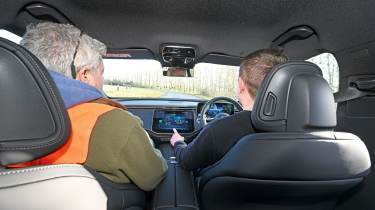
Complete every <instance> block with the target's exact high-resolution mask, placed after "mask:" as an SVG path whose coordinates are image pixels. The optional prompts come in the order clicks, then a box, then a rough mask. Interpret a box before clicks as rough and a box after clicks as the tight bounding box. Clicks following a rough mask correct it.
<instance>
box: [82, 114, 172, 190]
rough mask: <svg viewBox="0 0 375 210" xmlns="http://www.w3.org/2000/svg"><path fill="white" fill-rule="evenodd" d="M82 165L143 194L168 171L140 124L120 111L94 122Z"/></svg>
mask: <svg viewBox="0 0 375 210" xmlns="http://www.w3.org/2000/svg"><path fill="white" fill-rule="evenodd" d="M85 165H86V166H88V167H90V168H92V169H94V170H96V171H98V172H99V173H101V174H102V175H104V176H105V177H107V178H108V179H110V180H112V181H113V182H117V183H130V182H133V183H134V184H136V185H137V186H138V187H139V188H141V189H142V190H145V191H150V190H153V189H154V188H155V187H156V186H157V185H158V184H159V182H160V181H161V180H162V179H163V178H164V176H165V173H166V171H167V168H168V166H167V163H166V161H165V159H164V158H163V156H162V154H161V153H160V151H159V150H158V149H155V148H154V145H153V142H152V140H151V139H150V137H149V136H148V134H147V133H146V131H145V130H144V129H143V127H142V125H141V122H140V120H139V119H137V118H136V117H134V116H133V115H132V114H131V113H129V112H127V111H124V110H121V109H114V110H112V111H109V112H107V113H104V114H103V115H102V116H100V117H99V118H98V120H97V122H96V124H95V126H94V128H93V130H92V132H91V137H90V145H89V152H88V157H87V161H86V162H85Z"/></svg>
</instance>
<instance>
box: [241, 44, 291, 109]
mask: <svg viewBox="0 0 375 210" xmlns="http://www.w3.org/2000/svg"><path fill="white" fill-rule="evenodd" d="M287 61H288V57H287V56H286V55H285V54H283V53H282V52H281V51H279V50H274V49H261V50H257V51H255V52H253V53H250V54H249V55H248V56H246V57H245V58H244V59H243V61H242V62H241V66H240V73H239V79H238V97H239V100H240V102H241V103H242V105H243V106H244V109H245V110H252V108H253V104H254V100H255V95H256V93H257V90H258V88H259V86H260V84H261V83H262V81H263V79H264V77H265V76H266V75H267V73H268V72H270V71H271V69H272V68H273V67H274V66H276V65H278V64H282V63H285V62H287Z"/></svg>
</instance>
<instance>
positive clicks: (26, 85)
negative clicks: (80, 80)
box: [0, 38, 145, 210]
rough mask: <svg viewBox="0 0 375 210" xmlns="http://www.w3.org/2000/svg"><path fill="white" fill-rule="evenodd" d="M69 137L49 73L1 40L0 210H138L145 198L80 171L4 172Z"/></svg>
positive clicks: (39, 168)
mask: <svg viewBox="0 0 375 210" xmlns="http://www.w3.org/2000/svg"><path fill="white" fill-rule="evenodd" d="M69 132H70V120H69V117H68V114H67V112H66V110H65V107H64V104H63V101H62V99H61V97H60V95H59V92H58V90H57V88H56V86H55V84H54V82H53V80H52V78H51V77H50V75H49V73H48V71H47V70H46V69H45V67H44V66H43V65H42V63H41V62H40V61H39V60H38V59H37V58H36V57H35V56H34V55H32V54H31V53H30V52H28V51H27V50H25V49H24V48H22V47H20V46H18V45H16V44H14V43H12V42H10V41H8V40H5V39H2V38H0V209H58V210H72V209H90V210H103V209H132V210H133V209H134V210H140V209H143V208H144V206H145V194H144V192H142V191H140V190H139V189H138V188H136V187H135V186H134V185H131V184H126V185H125V184H124V185H121V184H115V183H111V182H110V181H108V180H105V178H104V177H102V176H101V175H99V174H97V173H96V172H94V171H91V170H90V169H89V170H88V169H86V168H85V167H83V166H81V165H75V164H61V165H45V166H37V167H27V168H18V169H9V168H6V167H5V166H8V165H11V164H17V163H23V162H28V161H32V160H35V159H38V158H40V157H42V156H45V155H47V154H49V153H51V152H53V151H55V150H56V149H57V148H59V147H61V146H62V145H64V144H65V143H66V141H67V139H68V137H69Z"/></svg>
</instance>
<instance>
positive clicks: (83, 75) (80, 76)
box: [76, 67, 89, 83]
mask: <svg viewBox="0 0 375 210" xmlns="http://www.w3.org/2000/svg"><path fill="white" fill-rule="evenodd" d="M88 74H89V69H88V68H86V67H83V68H81V69H80V70H78V72H77V76H76V80H78V81H81V82H84V83H88V82H89V77H88Z"/></svg>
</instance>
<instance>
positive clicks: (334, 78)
mask: <svg viewBox="0 0 375 210" xmlns="http://www.w3.org/2000/svg"><path fill="white" fill-rule="evenodd" d="M307 61H310V62H312V63H315V64H316V65H318V66H319V67H320V68H321V69H322V72H323V77H324V79H326V80H327V82H328V84H329V85H330V87H331V88H332V91H333V92H337V91H338V90H339V66H338V64H337V61H336V58H335V56H333V55H332V54H331V53H322V54H320V55H317V56H314V57H312V58H310V59H308V60H307Z"/></svg>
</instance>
